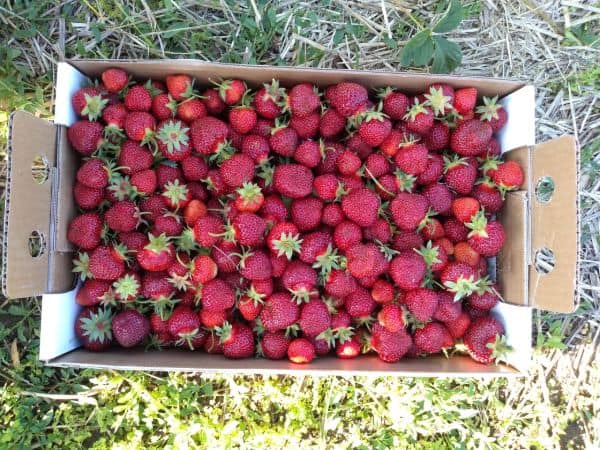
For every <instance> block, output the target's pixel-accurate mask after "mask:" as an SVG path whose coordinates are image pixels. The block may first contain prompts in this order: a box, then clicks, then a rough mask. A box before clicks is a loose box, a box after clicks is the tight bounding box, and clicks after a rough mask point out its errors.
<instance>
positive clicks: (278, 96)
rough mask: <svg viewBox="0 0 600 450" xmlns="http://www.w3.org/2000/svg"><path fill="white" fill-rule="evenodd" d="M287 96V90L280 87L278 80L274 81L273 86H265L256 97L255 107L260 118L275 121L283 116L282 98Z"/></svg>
mask: <svg viewBox="0 0 600 450" xmlns="http://www.w3.org/2000/svg"><path fill="white" fill-rule="evenodd" d="M284 95H285V89H283V88H280V87H279V82H278V81H277V80H272V81H271V84H266V83H265V84H263V87H262V88H260V89H259V90H258V91H257V92H256V95H255V96H254V100H253V105H254V108H255V109H256V112H257V113H258V115H259V116H260V117H264V118H265V119H275V118H276V117H278V116H279V114H281V106H279V105H280V103H281V102H282V98H283V96H284Z"/></svg>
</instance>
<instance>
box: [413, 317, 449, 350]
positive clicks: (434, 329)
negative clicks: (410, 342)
mask: <svg viewBox="0 0 600 450" xmlns="http://www.w3.org/2000/svg"><path fill="white" fill-rule="evenodd" d="M413 339H414V343H415V346H416V347H417V349H419V350H420V351H421V352H424V353H429V354H432V353H439V352H441V351H442V350H445V349H447V348H450V347H452V345H453V344H454V339H452V335H451V334H450V332H449V331H448V329H447V328H446V327H445V326H444V325H442V324H441V323H438V322H430V323H427V324H425V326H424V327H423V328H418V329H417V330H416V331H415V335H414V336H413Z"/></svg>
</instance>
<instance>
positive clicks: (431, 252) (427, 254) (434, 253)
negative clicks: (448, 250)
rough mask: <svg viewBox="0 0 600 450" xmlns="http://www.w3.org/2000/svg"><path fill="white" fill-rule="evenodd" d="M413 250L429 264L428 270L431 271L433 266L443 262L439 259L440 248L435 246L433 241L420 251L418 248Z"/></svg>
mask: <svg viewBox="0 0 600 450" xmlns="http://www.w3.org/2000/svg"><path fill="white" fill-rule="evenodd" d="M413 250H414V251H415V252H416V253H418V254H419V255H421V256H422V257H423V261H425V264H427V268H428V269H431V266H432V265H433V264H438V263H440V262H441V261H440V259H439V247H438V246H437V245H435V246H433V245H432V243H431V241H427V244H426V245H424V246H421V248H419V249H418V250H417V249H416V248H415V249H413Z"/></svg>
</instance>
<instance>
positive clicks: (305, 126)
mask: <svg viewBox="0 0 600 450" xmlns="http://www.w3.org/2000/svg"><path fill="white" fill-rule="evenodd" d="M320 120H321V116H320V115H319V113H318V112H314V113H312V114H309V115H308V116H306V117H298V116H292V117H291V119H290V124H289V125H290V128H292V129H293V130H294V131H295V132H296V134H297V135H298V137H299V138H303V139H308V138H313V137H315V136H316V135H317V133H318V132H319V122H320Z"/></svg>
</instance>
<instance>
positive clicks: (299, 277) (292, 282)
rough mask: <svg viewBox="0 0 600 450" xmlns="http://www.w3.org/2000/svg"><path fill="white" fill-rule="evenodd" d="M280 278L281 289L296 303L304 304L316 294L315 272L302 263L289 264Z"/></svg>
mask: <svg viewBox="0 0 600 450" xmlns="http://www.w3.org/2000/svg"><path fill="white" fill-rule="evenodd" d="M281 277H282V278H281V282H282V285H283V287H284V288H285V289H287V290H288V291H289V292H290V293H291V294H292V298H293V299H294V300H295V301H296V302H297V303H302V302H305V303H306V302H308V301H309V299H310V298H311V297H312V296H314V295H315V294H316V293H317V291H316V286H317V272H316V270H315V269H313V268H312V267H311V266H309V265H308V264H306V263H303V262H302V261H297V260H295V261H292V262H290V263H289V264H288V265H287V266H286V267H285V270H284V271H283V275H282V276H281Z"/></svg>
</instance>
